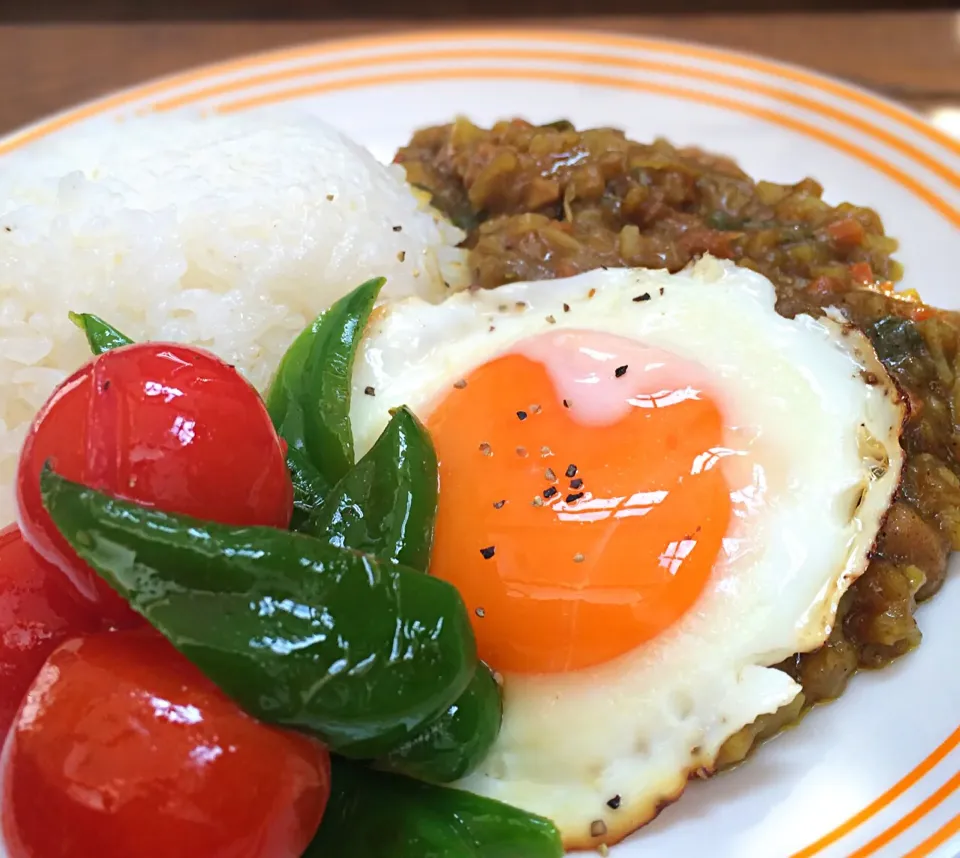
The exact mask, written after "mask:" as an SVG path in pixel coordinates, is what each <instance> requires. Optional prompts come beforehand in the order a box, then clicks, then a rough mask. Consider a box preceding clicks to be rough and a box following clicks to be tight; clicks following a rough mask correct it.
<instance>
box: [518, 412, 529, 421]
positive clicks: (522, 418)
mask: <svg viewBox="0 0 960 858" xmlns="http://www.w3.org/2000/svg"><path fill="white" fill-rule="evenodd" d="M517 417H519V418H520V419H521V420H526V419H527V412H526V411H518V412H517Z"/></svg>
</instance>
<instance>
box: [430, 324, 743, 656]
mask: <svg viewBox="0 0 960 858" xmlns="http://www.w3.org/2000/svg"><path fill="white" fill-rule="evenodd" d="M464 381H465V382H466V384H465V385H463V386H458V387H456V388H451V390H450V391H449V392H448V393H447V394H446V395H445V396H444V397H443V398H442V399H441V401H440V402H439V403H437V404H436V405H434V406H433V407H432V408H431V412H430V415H429V418H428V423H427V428H428V429H429V431H430V434H431V436H432V438H433V439H434V443H435V444H436V446H437V455H438V459H439V463H440V498H441V501H440V507H439V515H438V520H437V531H436V542H435V545H434V551H433V562H432V565H431V570H430V571H431V573H432V574H434V575H436V576H438V577H440V578H444V579H446V580H448V581H450V582H451V583H452V584H454V585H455V586H456V587H457V588H458V589H459V590H460V593H461V595H463V597H464V600H465V601H466V603H467V607H468V608H469V609H470V610H471V612H472V615H473V620H474V622H473V625H474V632H475V634H476V637H477V643H478V647H479V652H480V656H481V658H483V659H484V660H485V661H487V662H488V663H489V664H492V665H494V666H495V667H496V668H497V670H499V671H501V672H504V673H511V672H512V673H547V672H558V671H569V670H578V669H581V668H584V667H590V666H593V665H596V664H601V663H603V662H606V661H609V660H610V659H611V658H614V657H616V656H619V655H622V654H623V653H625V652H629V651H630V650H633V649H635V648H636V647H638V646H639V645H640V644H642V643H644V642H646V641H648V640H651V639H652V638H654V637H656V636H657V635H658V634H660V633H661V632H663V631H664V630H665V629H667V628H669V626H670V625H672V624H673V623H674V622H675V621H676V620H678V619H679V618H680V617H681V616H683V614H684V613H685V612H686V611H687V610H689V609H690V607H691V606H692V605H693V604H694V602H695V601H696V600H697V598H698V597H699V596H700V593H701V591H702V590H703V587H704V586H705V584H706V582H707V580H708V578H709V576H710V571H711V569H712V567H713V565H714V562H715V560H716V557H717V554H718V552H719V551H720V548H721V543H722V540H723V538H724V537H725V536H726V534H727V530H728V527H729V524H730V517H731V501H730V489H729V487H728V486H727V482H726V479H725V477H724V474H723V472H722V470H721V469H720V468H718V467H714V465H715V464H716V463H718V462H719V461H720V459H721V458H722V457H724V456H727V455H740V456H744V457H745V456H746V451H743V450H730V449H728V448H725V447H724V446H723V444H724V436H725V434H726V432H725V426H724V421H723V417H722V414H721V410H720V408H719V407H718V405H717V404H716V402H714V401H713V399H712V398H711V396H710V392H709V389H710V386H711V385H710V379H709V377H708V374H707V373H706V372H705V371H704V369H703V367H701V366H700V365H699V364H695V363H692V362H691V361H688V360H685V359H683V358H681V357H678V356H677V355H675V354H673V353H671V352H667V351H664V350H661V349H652V348H648V347H644V346H643V345H641V344H639V343H637V342H636V341H634V340H631V339H628V338H626V337H622V336H614V335H610V334H603V333H599V332H596V331H560V332H550V333H545V334H541V335H539V336H537V337H533V338H531V339H528V340H524V341H523V342H522V343H521V344H520V345H519V347H518V349H517V350H516V351H513V352H510V353H508V354H505V355H503V356H501V357H498V358H496V359H495V360H492V361H490V362H489V363H486V364H484V365H483V366H482V367H479V368H478V369H476V370H474V371H473V372H472V373H470V375H468V376H467V377H466V378H465V379H464ZM471 549H472V550H471Z"/></svg>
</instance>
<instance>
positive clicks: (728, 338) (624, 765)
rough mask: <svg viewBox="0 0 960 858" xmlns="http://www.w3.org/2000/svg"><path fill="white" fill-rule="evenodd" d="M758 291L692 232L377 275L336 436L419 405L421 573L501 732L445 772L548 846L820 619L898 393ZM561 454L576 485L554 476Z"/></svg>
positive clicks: (720, 731)
mask: <svg viewBox="0 0 960 858" xmlns="http://www.w3.org/2000/svg"><path fill="white" fill-rule="evenodd" d="M774 301H775V296H774V290H773V287H772V285H771V284H770V283H769V282H768V281H767V280H766V279H764V278H763V277H761V276H760V275H758V274H756V273H754V272H752V271H747V270H744V269H740V268H737V267H736V266H734V265H732V264H730V263H719V262H717V261H715V260H711V259H707V260H704V261H703V262H701V263H699V264H698V265H697V266H695V267H693V268H692V269H689V270H686V271H683V272H680V273H678V274H674V275H671V274H668V273H666V272H660V271H628V270H610V271H597V272H592V273H590V274H585V275H581V276H578V277H575V278H570V279H568V280H558V281H551V282H545V283H528V284H515V285H511V286H507V287H503V288H501V289H497V290H493V291H491V292H480V293H474V294H466V293H465V294H461V295H457V296H454V297H453V298H451V299H449V300H448V301H446V302H445V303H443V304H441V305H437V306H430V305H426V304H424V303H423V302H419V301H413V300H408V301H402V302H399V303H396V304H392V305H387V306H385V307H383V308H381V309H380V311H379V312H378V315H377V317H376V319H375V320H374V321H373V323H372V324H371V326H370V330H369V331H368V332H367V336H366V338H365V342H364V344H363V346H362V349H361V353H360V356H359V360H358V362H357V367H356V371H355V377H354V390H355V393H357V394H358V395H355V396H354V406H353V409H352V418H353V425H354V433H355V440H356V443H357V449H358V452H360V453H362V452H363V451H364V450H365V449H367V448H368V447H369V445H370V444H371V443H372V442H373V440H374V439H375V438H376V436H377V434H378V433H379V431H380V430H381V429H382V428H383V426H384V425H385V424H386V422H387V420H388V417H389V414H388V410H389V408H391V407H393V406H396V405H400V404H407V405H409V406H410V407H411V408H413V410H414V411H415V412H416V413H417V414H418V415H419V416H420V417H421V418H422V419H424V420H425V421H426V422H427V424H428V426H429V427H430V428H431V431H432V433H433V436H434V442H435V443H436V445H437V448H438V451H439V452H440V458H441V492H440V514H439V519H438V533H437V552H436V555H435V557H434V561H433V562H434V572H435V573H436V574H442V575H444V577H448V578H449V579H451V580H454V579H456V583H457V585H458V586H459V587H460V588H461V590H462V591H463V593H464V597H465V599H466V600H467V602H468V604H470V606H471V608H472V609H473V610H474V612H475V621H474V626H475V628H476V629H477V634H478V639H479V642H480V646H481V649H482V651H483V652H484V653H485V655H486V656H487V657H488V658H489V659H490V661H491V664H492V665H493V666H494V667H495V668H497V669H498V670H500V672H501V673H502V674H503V676H504V720H503V729H502V732H501V735H500V737H499V739H498V741H497V743H496V744H495V746H494V748H493V749H492V751H491V753H490V754H489V756H488V758H487V759H486V760H485V761H484V762H483V764H482V765H481V766H480V768H479V770H478V771H476V772H475V773H474V774H472V775H470V776H469V777H468V778H466V779H465V780H464V781H462V782H461V783H460V784H458V786H460V787H461V788H464V789H469V790H472V791H475V792H478V793H481V794H484V795H488V796H491V797H493V798H496V799H499V800H502V801H506V802H509V803H511V804H515V805H517V806H520V807H524V808H527V809H529V810H531V811H534V812H536V813H540V814H543V815H545V816H548V817H550V818H551V819H553V820H554V821H555V822H556V823H557V825H558V827H559V828H560V830H561V833H562V834H563V838H564V842H565V844H566V845H567V847H568V848H575V847H595V846H597V845H598V844H600V843H604V842H605V843H613V842H616V841H618V840H620V839H621V838H623V837H624V836H626V835H627V834H629V833H630V832H631V831H633V830H634V829H636V828H637V827H638V826H640V825H642V824H643V823H645V822H647V821H649V820H650V819H651V818H652V817H653V816H654V815H655V814H656V811H657V809H658V807H659V806H661V805H662V803H663V802H664V801H665V800H667V799H672V798H674V797H676V796H677V795H678V794H679V793H680V792H681V791H682V789H683V787H684V785H685V783H686V780H687V777H688V775H689V774H690V773H691V772H693V771H697V770H701V769H707V770H709V768H710V766H711V765H712V764H713V762H714V760H715V758H716V754H717V752H718V750H719V748H720V747H721V745H722V744H723V743H724V741H726V739H728V738H729V737H730V736H731V735H733V734H734V733H736V732H737V731H738V730H740V729H741V728H742V727H743V726H744V725H746V724H749V723H751V722H752V721H754V720H755V719H756V718H757V717H758V716H759V715H762V714H765V713H770V712H773V711H776V710H777V709H778V708H780V707H781V706H784V705H786V704H788V703H790V701H792V700H793V699H794V697H795V696H796V694H797V693H798V691H799V686H797V684H796V683H795V682H793V680H792V679H790V678H789V677H788V676H787V675H786V674H784V673H782V672H780V671H778V670H776V669H772V668H770V667H769V665H773V664H776V663H778V662H779V661H781V660H782V659H784V658H786V657H787V656H789V655H791V654H792V653H795V652H800V651H808V650H811V649H814V648H816V647H817V646H819V645H820V644H822V643H823V641H824V640H825V638H826V637H827V635H828V634H829V631H830V628H831V625H832V623H833V619H834V616H835V612H836V607H837V603H838V601H839V599H840V597H841V595H842V594H843V592H844V591H845V590H846V589H847V587H848V586H849V585H850V584H851V583H852V582H853V581H854V580H855V579H856V577H857V576H858V575H859V574H860V573H861V572H862V571H863V569H864V568H865V566H866V563H867V555H868V552H869V549H870V547H871V545H872V543H873V540H874V538H875V536H876V533H877V530H878V528H879V524H880V521H881V518H882V516H883V514H884V512H885V510H886V508H887V507H888V505H889V503H890V499H891V496H892V494H893V492H894V490H895V488H896V485H897V482H898V480H899V473H900V468H901V465H902V453H901V451H900V448H899V444H898V438H899V432H900V428H901V423H902V419H903V408H902V405H901V403H900V401H899V397H898V394H897V393H896V390H895V389H894V387H893V385H892V384H891V383H890V381H889V378H888V377H887V375H886V373H885V372H884V370H883V368H882V366H881V365H880V364H879V362H878V361H877V359H876V355H875V354H874V352H873V350H872V348H871V346H870V344H869V342H868V341H867V340H866V339H865V338H864V337H863V336H862V335H861V334H860V333H859V332H857V331H855V330H853V329H851V328H849V326H845V325H843V324H842V323H841V322H839V321H837V320H835V319H833V318H830V317H825V318H822V319H817V320H814V319H811V318H808V317H804V316H800V317H797V318H796V319H792V320H789V319H784V318H782V317H780V316H778V315H777V313H776V312H775V310H774ZM605 355H612V357H610V358H609V359H607V358H606V357H604V356H605ZM657 364H663V366H656V365H657ZM610 365H613V367H612V368H613V370H614V373H613V378H612V379H611V378H610V375H609V373H608V371H607V369H608V367H609V366H610ZM623 365H626V366H627V371H626V372H625V373H623V374H622V375H620V376H619V377H618V376H617V375H616V369H617V367H619V366H623ZM648 365H649V367H650V368H649V369H647V366H648ZM591 374H593V375H596V377H597V378H598V381H596V382H592V383H591V382H587V381H584V379H587V378H589V377H590V376H591ZM865 374H872V375H875V376H876V377H877V379H878V380H879V383H877V384H873V385H871V384H867V383H866V382H865V381H864V375H865ZM624 381H626V382H627V384H628V385H629V386H628V387H626V388H621V387H618V386H617V383H619V382H624ZM366 386H372V387H374V388H375V389H376V391H377V395H376V397H375V398H373V397H369V396H363V395H360V391H362V390H363V389H364V388H365V387H366ZM588 387H589V388H590V390H589V392H587V388H588ZM471 389H472V390H473V392H474V394H476V395H472V394H471ZM624 391H625V392H624ZM693 392H696V398H694V397H693ZM461 395H463V396H461ZM457 397H461V398H460V399H458V398H457ZM564 399H567V400H568V401H569V403H570V404H571V406H572V407H570V408H567V409H565V410H566V412H569V414H565V413H564V410H563V409H564V406H563V400H564ZM558 401H559V403H560V404H559V406H558V405H557V402H558ZM668 402H669V403H670V404H666V403H668ZM651 403H657V406H659V405H660V404H663V405H664V406H665V407H662V408H661V407H652V408H650V407H647V406H649V405H650V404H651ZM534 405H536V406H539V407H540V410H539V411H538V412H537V413H533V412H534V408H533V406H534ZM688 406H689V407H688ZM517 411H525V412H526V413H527V417H526V418H525V419H523V420H520V418H519V417H518V416H517V413H516V412H517ZM645 413H652V414H655V417H654V418H651V420H649V421H644V419H643V415H644V414H645ZM538 421H539V422H538ZM674 421H676V422H674ZM674 435H675V440H671V439H672V438H673V436H674ZM481 436H483V437H481ZM634 438H636V439H638V440H639V441H642V443H636V444H634V445H631V440H632V439H634ZM483 443H487V444H489V445H490V448H491V449H490V452H491V453H492V455H489V456H484V455H483V451H482V450H481V449H480V445H481V444H483ZM517 447H521V448H524V452H525V454H526V455H521V454H519V453H518V452H517V450H516V448H517ZM511 448H513V449H511ZM542 448H546V449H547V452H546V453H545V452H544V450H543V449H542ZM644 449H648V451H649V452H648V453H647V455H646V456H644ZM551 453H552V454H553V455H550V454H551ZM698 457H705V458H698ZM698 462H699V463H700V464H699V465H698V464H697V463H698ZM708 462H709V463H710V467H709V468H707V463H708ZM571 464H575V465H577V468H578V474H579V473H580V472H581V471H582V473H583V476H582V479H583V480H584V484H583V488H584V489H585V490H587V489H588V490H589V491H590V492H591V497H590V499H589V500H587V495H586V494H584V498H582V499H573V500H571V501H569V502H568V501H567V495H568V494H569V493H571V492H570V491H569V489H570V488H571V487H570V486H569V479H568V478H567V477H566V469H567V467H568V466H569V465H571ZM588 466H589V468H588ZM698 467H699V470H698ZM547 468H550V469H551V470H552V472H553V474H554V476H555V478H556V483H555V484H554V483H553V482H552V481H551V480H550V479H549V477H548V475H547V473H546V469H547ZM695 472H696V473H695ZM550 485H555V486H556V488H557V490H558V491H557V495H555V496H554V495H552V496H551V497H549V498H547V497H544V496H543V491H544V489H546V488H548V487H549V486H550ZM538 491H539V493H540V497H541V499H542V502H543V506H534V505H533V504H534V498H535V497H536V496H537V492H538ZM561 492H562V493H563V497H562V499H560V500H557V499H556V498H558V497H559V496H560V493H561ZM573 493H575V492H573ZM664 493H665V494H664ZM634 496H636V497H635V498H634ZM621 497H622V498H624V500H623V501H620V500H617V501H616V503H613V504H611V505H610V506H609V507H607V508H606V509H604V508H602V507H600V506H599V505H598V506H597V508H596V509H592V508H590V507H587V506H586V503H590V502H593V501H594V500H598V499H599V500H601V501H604V502H607V501H611V500H612V499H618V498H621ZM630 498H634V500H635V503H628V501H629V499H630ZM683 498H687V502H686V503H682V502H681V503H678V505H677V506H676V508H673V506H672V504H669V505H668V501H672V500H673V499H677V500H678V501H682V500H683ZM500 500H505V501H507V503H505V504H504V505H503V506H502V507H500V508H499V509H498V508H496V507H495V506H494V504H495V503H497V502H499V501H500ZM551 500H552V503H548V501H551ZM585 501H586V503H585ZM525 502H526V503H527V504H529V506H526V507H524V503H525ZM511 504H515V505H516V506H514V508H513V511H512V512H507V510H508V509H509V508H510V506H511ZM627 509H637V510H648V511H646V512H644V513H643V514H642V515H638V516H636V517H635V518H634V521H632V522H631V521H630V517H629V516H628V517H624V518H623V519H621V520H622V521H623V522H624V524H623V528H622V529H623V532H624V533H627V534H630V533H632V536H630V537H629V538H626V539H625V541H624V543H623V544H620V543H619V537H620V532H621V527H620V526H619V525H617V526H615V527H611V526H610V519H599V518H598V519H596V520H595V521H567V520H561V516H565V515H567V514H570V515H575V514H580V515H592V514H597V515H599V514H600V513H602V512H605V511H607V510H613V511H614V512H613V514H615V513H616V512H617V511H621V512H622V511H624V510H627ZM505 512H507V515H508V516H513V517H511V518H506V517H505V518H502V519H501V518H498V516H500V515H501V514H503V513H505ZM654 516H662V518H654ZM498 522H506V524H498ZM658 522H659V523H658ZM654 525H656V526H654ZM634 527H636V528H637V529H635V530H632V528H634ZM697 527H699V528H700V532H699V533H697V530H696V529H697ZM690 529H692V530H693V533H692V534H691V533H689V532H688V531H689V530H690ZM686 536H693V537H696V538H695V539H691V540H685V539H683V538H679V537H686ZM581 538H582V540H583V544H584V545H585V546H587V547H588V548H589V550H583V551H577V550H576V547H577V545H579V544H580V540H581ZM685 541H686V542H687V543H688V544H687V545H686V546H685V547H684V548H683V549H681V548H680V546H681V545H682V544H683V543H684V542H685ZM634 542H635V543H636V544H635V545H634V544H633V543H634ZM690 542H696V545H694V546H690V544H689V543H690ZM674 543H676V544H677V545H676V548H675V549H671V548H670V546H671V545H673V544H674ZM664 546H666V548H665V547H664ZM489 548H493V549H494V552H493V554H492V556H491V557H490V558H489V559H488V558H486V557H485V556H484V554H482V553H481V549H489ZM687 548H689V549H691V550H690V551H687V552H686V554H684V552H685V551H686V549H687ZM571 552H573V553H574V555H577V554H582V555H583V559H582V560H581V561H580V562H577V563H575V562H574V561H573V558H572V557H570V554H571ZM608 552H609V553H608ZM680 555H684V556H680ZM608 556H609V559H608ZM544 557H546V558H547V560H548V562H546V563H544V562H543V558H544ZM591 560H592V561H593V563H591V562H589V561H591ZM677 560H679V561H680V562H679V563H676V562H675V561H677ZM688 561H689V566H688V565H687V564H688ZM438 564H439V565H442V566H444V567H445V568H446V571H441V569H440V568H439V566H438ZM661 564H664V565H661ZM701 564H703V565H701ZM707 567H708V568H707ZM670 570H673V574H671V571H670ZM645 607H653V608H654V610H653V611H652V614H651V615H646V614H645V610H644V608H645ZM481 614H482V616H481ZM651 616H652V617H653V619H651ZM487 620H489V621H490V622H489V623H487ZM498 661H499V662H501V664H499V665H498V663H497V662H498ZM614 796H619V801H618V802H613V803H612V804H610V803H608V802H610V800H611V799H612V798H613V797H614ZM613 805H616V806H615V807H614V806H613Z"/></svg>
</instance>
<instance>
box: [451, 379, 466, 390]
mask: <svg viewBox="0 0 960 858" xmlns="http://www.w3.org/2000/svg"><path fill="white" fill-rule="evenodd" d="M453 386H454V387H455V388H456V389H457V390H463V389H464V388H465V387H466V386H467V380H466V379H465V378H461V379H460V380H459V381H455V382H454V383H453Z"/></svg>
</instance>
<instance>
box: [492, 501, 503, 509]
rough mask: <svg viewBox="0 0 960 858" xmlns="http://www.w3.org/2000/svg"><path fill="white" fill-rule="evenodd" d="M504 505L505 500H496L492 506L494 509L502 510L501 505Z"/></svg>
mask: <svg viewBox="0 0 960 858" xmlns="http://www.w3.org/2000/svg"><path fill="white" fill-rule="evenodd" d="M505 503H506V501H505V500H498V501H497V502H496V503H495V504H494V505H493V508H494V509H503V505H504V504H505Z"/></svg>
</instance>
